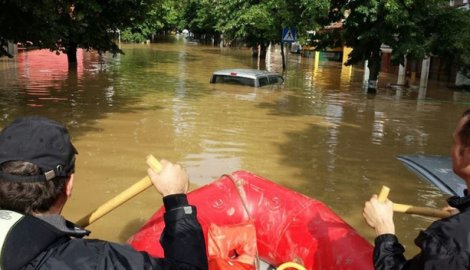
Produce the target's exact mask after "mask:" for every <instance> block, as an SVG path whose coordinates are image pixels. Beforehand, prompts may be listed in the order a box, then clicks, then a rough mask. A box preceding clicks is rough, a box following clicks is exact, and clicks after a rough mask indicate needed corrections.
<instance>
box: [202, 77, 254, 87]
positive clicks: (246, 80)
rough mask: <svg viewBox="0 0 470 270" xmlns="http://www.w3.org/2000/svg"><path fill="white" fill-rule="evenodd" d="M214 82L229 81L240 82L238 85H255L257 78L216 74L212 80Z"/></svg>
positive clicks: (230, 82)
mask: <svg viewBox="0 0 470 270" xmlns="http://www.w3.org/2000/svg"><path fill="white" fill-rule="evenodd" d="M211 82H212V83H228V84H238V85H247V86H253V87H254V86H255V80H254V79H250V78H243V77H234V76H229V75H214V76H213V77H212V80H211Z"/></svg>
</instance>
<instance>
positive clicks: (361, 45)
mask: <svg viewBox="0 0 470 270" xmlns="http://www.w3.org/2000/svg"><path fill="white" fill-rule="evenodd" d="M468 17H469V11H468V10H461V9H456V8H453V7H450V6H449V1H447V0H353V1H347V0H333V1H331V2H330V7H329V12H328V15H327V16H325V17H324V18H322V19H321V20H320V21H321V22H322V23H323V24H324V25H325V26H326V25H328V24H330V23H332V22H338V21H341V22H342V23H343V26H342V27H341V28H337V29H332V30H326V31H319V34H318V35H317V36H316V44H315V45H317V46H318V47H320V48H324V47H326V46H331V45H333V46H336V45H338V44H343V45H346V46H349V47H351V48H352V49H353V50H352V52H351V54H350V55H349V58H348V62H347V64H355V63H359V62H361V61H364V60H368V61H369V65H371V62H372V63H373V64H375V65H376V67H375V68H378V67H380V52H381V46H382V45H388V46H390V47H391V49H392V61H393V62H394V63H403V61H404V59H405V57H407V58H411V59H418V60H419V59H423V58H424V57H427V56H432V55H436V56H441V57H442V58H443V59H447V60H449V59H452V60H453V61H454V62H455V63H459V64H461V65H466V64H465V63H468V58H469V57H470V52H469V48H470V40H469V34H468V32H469V31H470V30H468V29H470V23H469V19H468ZM449 56H452V57H450V58H449ZM377 61H379V62H378V63H377ZM371 73H372V70H371ZM376 73H377V74H373V75H378V70H377V72H376ZM371 75H372V74H371Z"/></svg>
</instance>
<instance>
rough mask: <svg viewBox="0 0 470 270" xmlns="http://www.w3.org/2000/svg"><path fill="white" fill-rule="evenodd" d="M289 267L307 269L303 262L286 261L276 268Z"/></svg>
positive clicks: (298, 269)
mask: <svg viewBox="0 0 470 270" xmlns="http://www.w3.org/2000/svg"><path fill="white" fill-rule="evenodd" d="M287 268H295V269H297V270H306V269H305V267H303V266H302V265H301V264H298V263H295V262H285V263H283V264H281V265H279V266H278V267H277V268H276V270H284V269H287Z"/></svg>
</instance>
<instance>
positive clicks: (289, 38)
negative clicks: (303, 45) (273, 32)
mask: <svg viewBox="0 0 470 270" xmlns="http://www.w3.org/2000/svg"><path fill="white" fill-rule="evenodd" d="M294 41H297V30H296V29H295V28H294V27H286V28H284V29H282V42H294Z"/></svg>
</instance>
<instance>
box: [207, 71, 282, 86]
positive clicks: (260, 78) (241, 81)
mask: <svg viewBox="0 0 470 270" xmlns="http://www.w3.org/2000/svg"><path fill="white" fill-rule="evenodd" d="M210 82H211V83H227V84H238V85H246V86H252V87H263V86H266V85H279V84H282V83H283V82H284V78H283V77H282V76H281V75H280V74H278V73H275V72H269V71H266V70H258V69H248V68H246V69H243V68H239V69H223V70H218V71H216V72H214V73H213V74H212V77H211V81H210Z"/></svg>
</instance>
